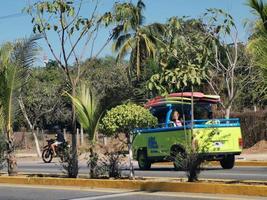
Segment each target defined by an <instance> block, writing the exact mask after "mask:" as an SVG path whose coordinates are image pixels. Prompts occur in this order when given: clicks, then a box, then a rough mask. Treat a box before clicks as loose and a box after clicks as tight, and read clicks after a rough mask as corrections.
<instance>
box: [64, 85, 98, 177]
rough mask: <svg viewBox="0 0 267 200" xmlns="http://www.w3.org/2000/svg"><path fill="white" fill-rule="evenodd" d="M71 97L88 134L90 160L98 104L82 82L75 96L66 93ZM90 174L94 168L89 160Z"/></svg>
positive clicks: (92, 175)
mask: <svg viewBox="0 0 267 200" xmlns="http://www.w3.org/2000/svg"><path fill="white" fill-rule="evenodd" d="M67 95H68V96H69V97H70V98H71V100H72V103H73V105H74V106H75V111H76V114H77V119H78V121H79V123H80V125H81V126H82V127H83V128H84V130H85V131H86V132H87V134H88V136H89V141H90V148H89V152H90V160H92V158H93V156H94V142H95V137H96V130H97V126H98V124H99V120H100V117H101V113H100V112H99V106H98V104H97V103H96V101H95V98H94V96H93V94H92V92H91V90H90V88H89V87H87V86H86V85H85V84H84V83H82V84H81V86H80V87H79V89H78V91H77V95H76V96H72V95H71V94H69V93H67ZM89 168H90V176H91V177H94V169H93V167H92V162H89Z"/></svg>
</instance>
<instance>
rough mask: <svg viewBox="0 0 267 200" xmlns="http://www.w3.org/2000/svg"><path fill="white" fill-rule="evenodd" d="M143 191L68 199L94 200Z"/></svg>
mask: <svg viewBox="0 0 267 200" xmlns="http://www.w3.org/2000/svg"><path fill="white" fill-rule="evenodd" d="M141 193H143V192H127V193H120V194H108V195H101V196H96V197H82V198H76V199H70V200H95V199H109V198H115V197H124V196H131V195H134V194H141Z"/></svg>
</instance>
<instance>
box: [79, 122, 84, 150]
mask: <svg viewBox="0 0 267 200" xmlns="http://www.w3.org/2000/svg"><path fill="white" fill-rule="evenodd" d="M83 139H84V138H83V127H81V143H80V144H81V146H83V142H84V140H83Z"/></svg>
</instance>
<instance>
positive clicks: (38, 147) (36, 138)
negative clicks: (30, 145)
mask: <svg viewBox="0 0 267 200" xmlns="http://www.w3.org/2000/svg"><path fill="white" fill-rule="evenodd" d="M31 131H32V135H33V138H34V142H35V147H36V152H37V156H38V158H41V156H42V154H41V150H40V145H39V141H38V137H37V135H36V133H35V132H34V129H32V130H31Z"/></svg>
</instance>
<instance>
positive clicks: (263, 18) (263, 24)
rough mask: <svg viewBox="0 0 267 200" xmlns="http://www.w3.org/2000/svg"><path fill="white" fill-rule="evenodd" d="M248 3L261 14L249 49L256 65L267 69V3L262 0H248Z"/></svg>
mask: <svg viewBox="0 0 267 200" xmlns="http://www.w3.org/2000/svg"><path fill="white" fill-rule="evenodd" d="M248 5H249V6H250V7H251V8H252V9H253V12H254V14H255V15H257V16H259V20H258V21H257V22H256V25H255V29H254V34H253V35H252V36H251V38H250V40H249V43H248V47H247V49H248V51H249V52H250V53H251V54H252V56H253V61H254V62H255V65H257V66H260V67H263V68H265V69H267V3H264V2H263V1H262V0H248Z"/></svg>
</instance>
